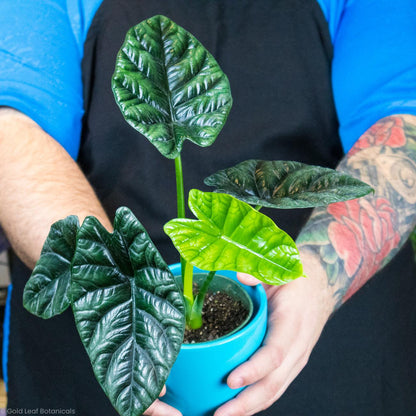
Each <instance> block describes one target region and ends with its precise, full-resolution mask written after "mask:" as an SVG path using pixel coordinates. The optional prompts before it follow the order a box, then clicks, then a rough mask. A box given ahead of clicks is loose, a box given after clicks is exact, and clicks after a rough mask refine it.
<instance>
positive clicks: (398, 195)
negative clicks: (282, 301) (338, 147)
mask: <svg viewBox="0 0 416 416" xmlns="http://www.w3.org/2000/svg"><path fill="white" fill-rule="evenodd" d="M338 169H339V170H341V171H344V172H347V173H349V174H350V175H353V176H355V177H357V178H359V179H361V180H363V181H364V182H367V183H368V184H370V185H371V186H373V188H374V190H375V193H374V194H373V195H369V196H367V197H365V198H361V199H355V200H352V201H347V202H340V203H336V204H332V205H330V206H329V207H327V208H320V209H316V210H315V211H314V212H313V214H312V216H311V218H310V220H309V221H308V223H307V224H306V226H305V227H304V229H303V231H302V233H301V234H300V236H299V238H298V245H299V247H301V248H302V247H303V248H307V249H309V250H313V251H314V252H316V253H318V254H319V256H320V261H321V262H322V265H323V266H324V269H325V270H326V274H327V277H328V283H329V285H330V286H332V287H333V288H334V293H335V296H336V302H337V303H336V308H337V307H339V306H340V305H341V304H342V303H344V302H345V301H346V300H347V299H349V298H350V297H351V296H352V295H353V294H354V293H355V292H356V291H357V290H358V289H359V288H360V287H361V286H363V285H364V283H366V282H367V281H368V280H369V279H370V278H371V277H372V276H373V275H374V274H375V273H376V272H377V271H378V270H379V269H381V268H382V267H383V266H384V265H385V264H386V263H387V262H388V261H389V260H390V259H391V258H392V257H393V256H394V255H395V254H396V253H397V251H398V250H399V248H400V247H401V246H402V245H403V244H404V242H405V241H406V240H407V239H408V237H409V234H410V233H411V231H412V230H413V229H414V227H415V224H416V117H413V116H392V117H387V118H384V119H382V120H380V121H379V122H377V123H376V124H374V125H373V126H372V127H371V128H370V129H369V130H368V131H367V132H366V133H364V135H363V136H361V138H360V139H359V140H358V141H357V142H356V143H355V145H354V147H353V148H352V149H351V150H350V151H349V153H348V154H347V155H346V156H345V157H344V159H343V160H342V162H341V163H340V165H339V168H338Z"/></svg>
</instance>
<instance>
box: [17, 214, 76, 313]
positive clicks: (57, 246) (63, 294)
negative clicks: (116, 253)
mask: <svg viewBox="0 0 416 416" xmlns="http://www.w3.org/2000/svg"><path fill="white" fill-rule="evenodd" d="M78 228H79V223H78V218H77V217H75V216H73V215H71V216H69V217H67V218H65V219H63V220H60V221H57V222H55V223H54V224H53V225H52V226H51V229H50V232H49V234H48V237H47V239H46V241H45V244H44V245H43V248H42V253H41V255H40V258H39V260H38V262H37V263H36V266H35V268H34V269H33V272H32V274H31V276H30V279H29V280H28V281H27V283H26V286H25V289H24V292H23V305H24V307H25V308H26V309H27V310H28V311H29V312H31V313H33V314H34V315H37V316H39V317H41V318H44V319H48V318H51V317H53V316H55V315H58V314H60V313H62V312H63V311H64V310H65V309H67V308H68V306H69V305H70V296H69V289H70V283H71V262H72V258H73V256H74V253H75V245H76V235H77V231H78Z"/></svg>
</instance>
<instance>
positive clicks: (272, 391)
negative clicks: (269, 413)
mask: <svg viewBox="0 0 416 416" xmlns="http://www.w3.org/2000/svg"><path fill="white" fill-rule="evenodd" d="M280 388H281V383H280V382H279V381H275V380H271V381H269V382H268V383H267V384H266V386H265V390H266V397H267V399H266V402H268V401H270V400H273V398H274V397H275V396H276V393H277V392H278V391H279V390H280Z"/></svg>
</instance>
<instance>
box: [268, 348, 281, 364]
mask: <svg viewBox="0 0 416 416" xmlns="http://www.w3.org/2000/svg"><path fill="white" fill-rule="evenodd" d="M269 359H270V365H271V367H272V368H273V369H276V368H279V367H280V365H281V364H282V361H283V351H282V349H281V348H279V347H270V350H269Z"/></svg>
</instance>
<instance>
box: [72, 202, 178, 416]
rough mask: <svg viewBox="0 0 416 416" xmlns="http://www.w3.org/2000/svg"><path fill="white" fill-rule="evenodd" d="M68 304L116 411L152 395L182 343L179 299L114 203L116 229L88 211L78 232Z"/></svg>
mask: <svg viewBox="0 0 416 416" xmlns="http://www.w3.org/2000/svg"><path fill="white" fill-rule="evenodd" d="M72 280H73V286H74V287H73V296H74V302H73V305H72V308H73V311H74V315H75V321H76V325H77V328H78V332H79V334H80V336H81V339H82V342H83V343H84V346H85V348H86V350H87V352H88V355H89V357H90V359H91V363H92V366H93V369H94V373H95V376H96V377H97V380H98V381H99V383H100V384H101V386H102V388H103V389H104V391H105V393H106V394H107V396H108V397H109V399H110V401H111V403H112V404H113V406H114V407H115V408H116V409H117V411H118V412H119V413H120V414H121V415H125V416H127V415H128V416H136V415H141V414H142V413H143V412H144V411H145V409H146V408H147V407H148V406H150V404H151V403H152V402H153V401H154V400H155V399H156V398H157V397H158V395H159V393H160V391H161V389H162V387H163V385H164V383H165V381H166V379H167V376H168V374H169V372H170V368H171V366H172V365H173V363H174V361H175V359H176V356H177V354H178V352H179V349H180V347H181V344H182V339H183V331H184V326H185V317H184V314H185V310H184V303H183V298H182V295H181V293H180V290H179V288H178V286H177V284H176V281H175V279H174V277H173V275H172V273H171V272H170V270H169V268H168V266H167V265H166V263H165V262H164V261H163V259H162V257H161V256H160V254H159V252H158V251H157V249H156V248H155V246H154V245H153V243H152V241H151V240H150V238H149V236H148V234H147V233H146V231H145V230H144V228H143V226H142V225H141V224H140V223H139V221H138V220H137V219H136V218H135V217H134V215H133V214H132V213H131V211H130V210H128V209H127V208H120V209H119V210H118V211H117V213H116V218H115V221H114V233H113V234H110V233H108V232H107V231H106V230H105V229H104V228H103V226H102V225H101V224H100V223H99V222H98V220H97V219H96V218H94V217H89V218H87V219H86V220H85V221H84V223H83V225H82V227H81V228H80V230H79V233H78V243H77V250H76V253H75V256H74V261H73V268H72Z"/></svg>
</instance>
